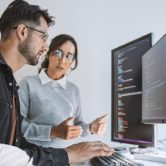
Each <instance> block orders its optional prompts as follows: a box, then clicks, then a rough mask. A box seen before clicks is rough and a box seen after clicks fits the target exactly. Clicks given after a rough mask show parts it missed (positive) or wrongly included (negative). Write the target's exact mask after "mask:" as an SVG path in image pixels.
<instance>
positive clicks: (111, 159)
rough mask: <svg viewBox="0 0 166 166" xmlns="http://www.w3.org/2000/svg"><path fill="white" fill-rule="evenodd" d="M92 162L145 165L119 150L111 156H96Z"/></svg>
mask: <svg viewBox="0 0 166 166" xmlns="http://www.w3.org/2000/svg"><path fill="white" fill-rule="evenodd" d="M90 162H91V164H92V166H144V165H143V164H141V163H137V162H135V161H134V160H132V159H129V158H128V157H125V156H124V155H122V154H120V153H118V152H114V153H113V154H112V155H111V156H104V157H95V158H93V159H91V161H90Z"/></svg>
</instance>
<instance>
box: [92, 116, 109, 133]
mask: <svg viewBox="0 0 166 166" xmlns="http://www.w3.org/2000/svg"><path fill="white" fill-rule="evenodd" d="M106 116H107V115H106V114H105V115H103V116H101V117H99V118H97V119H95V120H94V121H93V122H92V123H91V124H90V126H89V130H90V132H91V133H92V134H98V135H102V134H103V133H104V131H105V127H106V122H105V119H106Z"/></svg>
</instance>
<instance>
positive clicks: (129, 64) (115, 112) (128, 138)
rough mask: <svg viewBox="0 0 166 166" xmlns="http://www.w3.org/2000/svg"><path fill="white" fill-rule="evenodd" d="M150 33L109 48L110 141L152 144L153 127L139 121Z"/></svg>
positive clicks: (150, 44)
mask: <svg viewBox="0 0 166 166" xmlns="http://www.w3.org/2000/svg"><path fill="white" fill-rule="evenodd" d="M151 46H152V38H151V34H148V35H145V36H143V37H141V38H139V39H136V40H134V41H132V42H130V43H127V44H125V45H123V46H120V47H118V48H116V49H113V50H112V93H113V96H112V141H116V142H121V143H130V144H136V145H139V146H141V147H148V146H153V145H154V127H153V125H149V124H142V122H141V117H142V55H143V54H144V53H145V52H146V51H147V50H149V49H150V48H151Z"/></svg>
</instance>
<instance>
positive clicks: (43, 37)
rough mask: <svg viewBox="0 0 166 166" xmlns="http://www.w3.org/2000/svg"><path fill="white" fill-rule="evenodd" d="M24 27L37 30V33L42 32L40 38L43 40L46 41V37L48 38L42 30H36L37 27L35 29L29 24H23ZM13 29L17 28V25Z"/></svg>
mask: <svg viewBox="0 0 166 166" xmlns="http://www.w3.org/2000/svg"><path fill="white" fill-rule="evenodd" d="M25 27H26V28H29V29H31V30H34V31H37V32H39V33H41V34H42V35H41V38H42V40H43V41H44V42H46V41H47V39H48V33H46V32H43V31H40V30H38V29H36V28H33V27H30V26H27V25H25ZM14 29H17V27H14Z"/></svg>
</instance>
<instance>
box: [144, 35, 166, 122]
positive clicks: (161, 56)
mask: <svg viewBox="0 0 166 166" xmlns="http://www.w3.org/2000/svg"><path fill="white" fill-rule="evenodd" d="M142 61H143V63H142V65H143V107H142V110H143V112H142V121H143V122H144V123H166V35H164V36H163V37H162V38H161V39H160V40H159V41H158V42H157V43H156V44H155V45H154V46H153V47H152V48H151V49H150V50H149V51H148V52H146V54H144V56H143V57H142Z"/></svg>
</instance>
